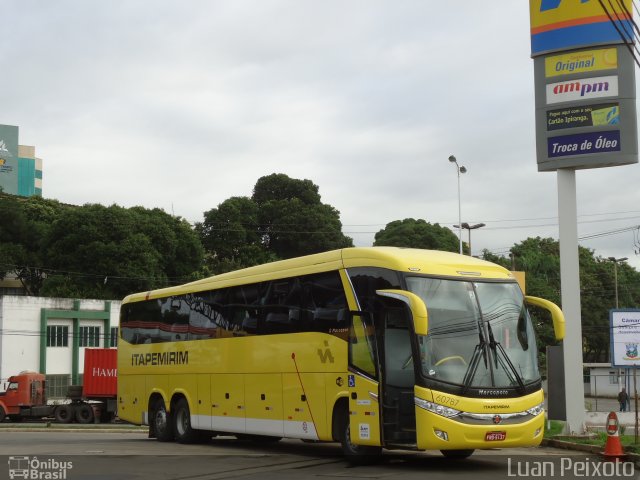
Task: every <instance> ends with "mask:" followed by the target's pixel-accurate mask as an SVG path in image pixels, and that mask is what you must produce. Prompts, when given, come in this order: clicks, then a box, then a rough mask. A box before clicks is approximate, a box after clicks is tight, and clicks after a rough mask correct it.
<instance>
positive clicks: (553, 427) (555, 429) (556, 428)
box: [544, 420, 564, 438]
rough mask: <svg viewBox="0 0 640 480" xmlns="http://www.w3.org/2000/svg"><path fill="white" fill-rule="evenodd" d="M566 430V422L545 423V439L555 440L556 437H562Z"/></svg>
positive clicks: (552, 421) (553, 421)
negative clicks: (563, 431)
mask: <svg viewBox="0 0 640 480" xmlns="http://www.w3.org/2000/svg"><path fill="white" fill-rule="evenodd" d="M562 430H564V422H561V421H559V420H551V421H549V422H545V425H544V437H545V438H553V437H555V436H556V435H560V434H561V433H562Z"/></svg>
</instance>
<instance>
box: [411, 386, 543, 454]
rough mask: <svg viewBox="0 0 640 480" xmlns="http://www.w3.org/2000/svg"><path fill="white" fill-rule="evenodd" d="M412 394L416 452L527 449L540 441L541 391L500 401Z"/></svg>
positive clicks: (433, 393) (418, 391)
mask: <svg viewBox="0 0 640 480" xmlns="http://www.w3.org/2000/svg"><path fill="white" fill-rule="evenodd" d="M415 392H416V401H415V403H416V406H415V411H416V432H417V446H418V449H420V450H459V449H489V448H511V447H530V446H537V445H539V444H540V442H541V441H542V437H543V433H544V410H543V409H542V406H541V405H542V401H543V399H544V396H543V392H542V390H540V391H538V392H535V393H533V394H530V395H526V396H524V397H520V398H501V399H496V398H467V397H458V396H455V395H451V394H443V393H441V392H437V391H433V390H428V389H424V388H420V387H416V388H415ZM436 399H437V400H439V401H440V403H436Z"/></svg>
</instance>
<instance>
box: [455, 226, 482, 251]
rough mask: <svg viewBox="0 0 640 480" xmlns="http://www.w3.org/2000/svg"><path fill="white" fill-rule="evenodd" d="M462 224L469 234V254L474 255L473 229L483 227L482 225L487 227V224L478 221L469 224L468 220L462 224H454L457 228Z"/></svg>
mask: <svg viewBox="0 0 640 480" xmlns="http://www.w3.org/2000/svg"><path fill="white" fill-rule="evenodd" d="M460 226H462V228H464V229H465V230H468V233H469V236H468V239H469V242H468V243H469V256H470V257H472V256H473V255H472V252H471V230H475V229H476V228H481V227H485V226H486V225H485V224H484V223H476V224H475V225H469V224H468V223H467V222H464V223H461V224H460V225H454V227H455V228H459V227H460Z"/></svg>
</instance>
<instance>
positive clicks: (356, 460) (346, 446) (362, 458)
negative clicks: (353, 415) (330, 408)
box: [340, 410, 382, 465]
mask: <svg viewBox="0 0 640 480" xmlns="http://www.w3.org/2000/svg"><path fill="white" fill-rule="evenodd" d="M340 415H341V419H340V443H341V444H342V452H343V453H344V455H345V457H346V458H347V460H348V461H349V462H350V463H352V464H354V465H364V464H368V463H373V462H376V461H378V460H379V459H380V454H381V453H382V447H373V446H369V445H356V444H354V443H352V442H351V427H350V425H349V411H348V410H343V411H342V412H341V413H340Z"/></svg>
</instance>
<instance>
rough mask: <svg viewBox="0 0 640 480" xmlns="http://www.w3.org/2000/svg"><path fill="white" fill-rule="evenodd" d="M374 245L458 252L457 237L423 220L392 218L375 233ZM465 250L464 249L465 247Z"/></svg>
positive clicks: (446, 229)
mask: <svg viewBox="0 0 640 480" xmlns="http://www.w3.org/2000/svg"><path fill="white" fill-rule="evenodd" d="M373 245H374V246H395V247H410V248H425V249H429V250H444V251H447V252H458V251H459V248H460V245H459V241H458V237H456V235H455V234H454V233H453V232H452V231H451V230H449V229H448V228H446V227H441V226H440V225H439V224H437V223H434V224H431V223H429V222H426V221H425V220H422V219H418V220H415V219H413V218H405V219H404V220H394V221H393V222H390V223H388V224H387V226H386V227H385V228H383V229H382V230H380V231H379V232H378V233H376V235H375V241H374V243H373ZM465 250H466V249H465Z"/></svg>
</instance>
